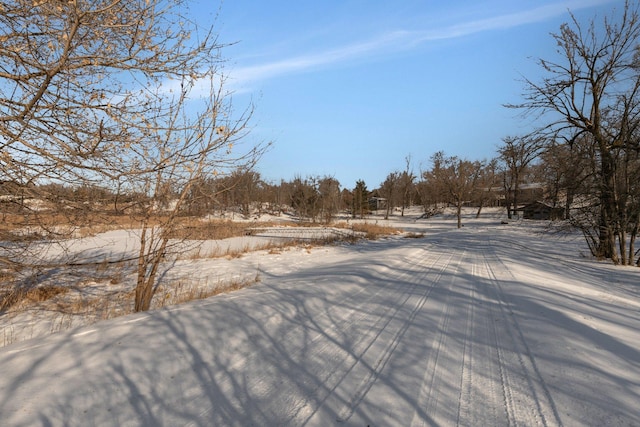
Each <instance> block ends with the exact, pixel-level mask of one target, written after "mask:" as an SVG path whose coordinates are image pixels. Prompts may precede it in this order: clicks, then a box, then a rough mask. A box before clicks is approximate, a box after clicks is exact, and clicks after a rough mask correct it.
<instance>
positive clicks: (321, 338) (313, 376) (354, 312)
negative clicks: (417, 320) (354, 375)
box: [192, 249, 447, 425]
mask: <svg viewBox="0 0 640 427" xmlns="http://www.w3.org/2000/svg"><path fill="white" fill-rule="evenodd" d="M423 252H424V250H423V249H420V250H417V251H416V252H414V253H413V254H411V255H410V256H409V257H404V259H402V260H400V261H398V262H396V263H393V264H392V265H390V266H387V265H385V266H386V267H394V266H395V267H397V265H394V264H398V265H405V264H407V263H409V264H412V265H420V264H419V263H417V262H416V261H414V260H417V259H420V258H421V254H422V253H423ZM441 258H442V256H440V257H438V259H436V260H434V261H433V263H432V264H431V265H421V270H420V271H419V272H418V273H419V274H418V277H421V275H422V274H426V273H425V271H431V269H432V267H433V266H435V265H436V264H438V263H439V262H440V259H441ZM440 268H441V269H442V270H445V269H446V268H447V265H446V264H445V265H444V266H442V267H440ZM389 271H390V272H391V273H392V275H391V276H390V278H391V280H390V281H391V283H393V282H394V281H402V280H405V281H407V280H408V281H411V280H415V279H414V276H413V275H415V274H416V272H415V271H403V272H402V273H401V274H400V275H398V273H397V271H398V269H397V268H396V269H394V268H389ZM376 282H377V281H376ZM372 285H376V283H373V284H372ZM314 286H323V285H322V284H317V285H314ZM415 286H416V283H413V286H412V287H411V290H413V289H414V288H415ZM284 289H286V290H292V291H293V292H295V291H296V286H293V287H291V288H290V289H287V288H284ZM373 289H375V291H374V292H371V291H372V287H371V286H365V287H363V288H361V289H360V290H359V291H357V292H350V293H348V294H341V295H340V296H341V297H342V298H341V299H340V301H339V303H337V304H336V303H335V302H334V301H328V304H327V307H328V310H326V311H318V308H317V307H313V309H312V311H309V312H307V313H305V314H306V317H305V318H303V319H295V323H293V327H290V328H289V327H288V328H287V333H286V334H285V335H284V336H282V337H279V338H278V340H279V341H281V342H282V343H283V344H282V345H283V346H285V345H286V346H287V347H286V348H282V349H281V351H279V354H281V355H282V356H283V357H284V358H286V359H287V360H288V361H289V362H290V363H291V364H292V366H295V365H296V361H298V360H300V359H302V358H303V357H304V358H306V359H308V360H309V359H313V360H320V361H322V363H305V366H304V371H302V372H299V375H291V376H290V375H287V378H286V379H285V380H286V381H290V380H291V379H292V378H293V379H295V380H296V383H291V382H289V383H285V384H280V387H281V388H292V389H296V388H297V389H299V393H297V395H298V398H297V399H296V400H291V399H290V397H291V394H288V393H279V392H278V390H276V389H274V388H273V386H270V385H269V384H270V382H272V381H273V378H272V377H271V374H270V373H268V372H266V373H260V374H258V375H255V376H253V377H252V378H251V384H254V386H253V387H249V385H248V384H247V387H246V388H247V389H253V390H261V393H260V394H261V395H265V396H268V395H272V396H274V395H275V396H276V397H275V398H271V399H272V400H271V402H270V404H269V407H270V408H274V409H273V412H275V413H280V414H289V415H288V416H285V417H286V418H287V419H288V421H287V422H286V423H287V424H290V425H301V424H304V423H306V421H304V422H303V421H302V420H308V419H310V418H311V417H312V416H313V415H314V414H315V413H316V412H317V410H318V408H319V407H320V405H322V404H323V402H325V401H326V400H327V398H328V397H329V396H331V394H332V393H334V392H335V390H336V388H337V387H338V385H339V384H340V383H341V381H342V380H343V379H344V378H345V377H347V376H348V375H349V373H350V372H351V371H352V370H353V368H354V367H355V366H356V365H357V364H358V363H359V361H360V360H361V359H362V355H363V354H365V353H366V352H367V351H368V349H369V348H370V347H371V346H372V343H373V342H372V341H371V337H370V335H368V334H362V333H360V332H361V331H360V329H361V328H362V325H371V326H370V329H371V330H384V328H385V327H386V326H387V325H388V323H389V319H392V318H393V317H394V316H395V313H396V312H397V311H398V310H399V309H400V307H402V306H403V305H404V304H405V303H406V300H407V299H408V296H410V293H411V290H405V291H404V292H396V291H397V288H393V287H392V288H389V287H388V286H386V284H384V285H376V286H375V288H373ZM407 295H408V296H407ZM385 296H387V297H388V296H390V297H391V298H392V299H391V301H388V303H387V301H386V299H385ZM345 297H346V299H345ZM383 300H384V301H385V303H387V304H386V305H385V308H384V311H383V312H379V311H378V312H375V311H372V310H371V309H370V308H371V307H375V306H376V304H377V302H379V301H383ZM352 302H353V304H352ZM345 307H349V309H348V310H345ZM267 308H268V306H267ZM322 308H323V307H320V309H322ZM281 320H283V319H281ZM290 320H293V319H284V321H285V322H287V325H291V323H292V322H290ZM263 327H264V331H263V332H264V333H265V334H269V333H270V332H271V333H272V332H273V331H271V330H269V329H268V325H263ZM310 331H313V334H312V335H308V336H306V339H305V341H304V342H303V343H301V344H300V345H297V344H295V342H297V341H298V340H296V337H298V336H300V335H301V334H302V335H303V336H304V335H305V334H308V333H309V332H310ZM353 337H355V339H354V340H353V341H352V342H350V343H347V342H345V340H349V339H352V338H353ZM373 341H375V338H374V340H373ZM291 343H294V344H291ZM347 345H349V347H348V348H347V347H346V346H347ZM303 352H304V356H303ZM259 355H260V352H259V351H254V352H252V353H251V354H249V355H247V356H245V357H242V358H241V359H240V360H236V361H235V362H234V363H233V364H232V365H231V366H229V367H228V368H227V373H229V372H238V375H239V374H240V373H241V371H242V370H243V369H244V368H245V367H247V366H252V365H254V364H256V363H258V362H259V360H258V357H259ZM229 377H230V375H226V376H225V377H220V378H218V386H219V387H225V384H228V383H229V381H230V378H229ZM265 386H266V388H265ZM252 398H253V399H260V398H261V396H252ZM213 411H214V408H213V407H212V406H211V404H210V403H209V404H208V405H207V407H206V408H204V409H203V410H201V411H199V412H200V416H199V417H198V419H207V418H209V416H210V415H211V414H212V413H213ZM192 424H193V423H192Z"/></svg>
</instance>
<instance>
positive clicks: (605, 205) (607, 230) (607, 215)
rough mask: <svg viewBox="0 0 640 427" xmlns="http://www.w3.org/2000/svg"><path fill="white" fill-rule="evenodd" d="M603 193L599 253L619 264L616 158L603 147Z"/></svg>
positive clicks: (602, 256)
mask: <svg viewBox="0 0 640 427" xmlns="http://www.w3.org/2000/svg"><path fill="white" fill-rule="evenodd" d="M601 157H602V160H601V168H602V181H601V182H602V193H601V195H600V224H599V241H598V250H597V255H598V256H599V257H601V258H605V259H610V260H611V261H612V262H613V263H614V264H619V263H620V261H619V259H618V253H617V251H616V245H615V229H614V223H615V219H616V216H617V215H616V211H617V206H616V200H615V194H614V188H615V187H614V184H615V160H614V159H613V157H612V156H611V153H609V152H608V150H606V149H601Z"/></svg>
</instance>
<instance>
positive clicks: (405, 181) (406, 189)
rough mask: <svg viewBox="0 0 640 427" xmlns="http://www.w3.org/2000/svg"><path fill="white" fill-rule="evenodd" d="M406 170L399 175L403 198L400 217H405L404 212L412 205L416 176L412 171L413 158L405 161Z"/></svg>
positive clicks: (409, 157) (399, 186)
mask: <svg viewBox="0 0 640 427" xmlns="http://www.w3.org/2000/svg"><path fill="white" fill-rule="evenodd" d="M404 160H405V169H404V170H403V171H402V172H401V173H400V174H399V175H398V190H399V192H400V196H401V203H402V205H401V211H400V216H404V210H405V208H406V207H407V206H409V205H410V204H411V195H412V194H413V191H414V190H415V180H416V176H415V174H414V173H413V171H412V170H411V156H407V157H406V158H405V159H404Z"/></svg>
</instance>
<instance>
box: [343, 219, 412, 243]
mask: <svg viewBox="0 0 640 427" xmlns="http://www.w3.org/2000/svg"><path fill="white" fill-rule="evenodd" d="M334 227H337V228H345V229H351V230H352V231H354V232H356V233H362V234H364V237H365V238H366V239H369V240H376V239H378V238H380V237H384V236H391V235H394V234H398V233H401V232H402V230H400V229H399V228H396V227H390V226H388V225H379V224H378V223H377V222H375V223H371V222H354V223H347V222H339V223H336V224H334Z"/></svg>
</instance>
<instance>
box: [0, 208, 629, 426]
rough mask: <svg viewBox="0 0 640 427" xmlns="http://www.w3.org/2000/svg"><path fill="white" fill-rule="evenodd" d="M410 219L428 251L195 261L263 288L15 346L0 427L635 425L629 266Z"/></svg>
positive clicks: (189, 267)
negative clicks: (255, 279) (248, 278)
mask: <svg viewBox="0 0 640 427" xmlns="http://www.w3.org/2000/svg"><path fill="white" fill-rule="evenodd" d="M416 218H417V215H414V216H408V217H405V218H404V219H402V218H398V217H395V218H394V219H393V220H391V221H390V222H391V223H392V224H394V225H396V226H398V227H401V228H403V230H404V231H405V232H408V233H424V236H423V237H421V238H406V237H403V236H402V235H397V236H392V237H389V238H386V239H381V240H377V241H361V242H360V243H357V244H355V245H348V244H340V245H337V246H327V247H314V248H311V249H302V248H300V249H292V250H286V251H276V252H273V253H269V252H268V251H257V252H254V253H250V254H247V255H245V256H243V257H241V258H237V259H236V258H234V259H224V258H223V259H209V260H207V259H199V260H186V261H184V262H181V263H178V264H176V265H175V266H174V269H173V270H172V274H175V275H181V276H183V277H193V278H203V277H207V276H210V275H224V274H239V275H242V274H245V275H246V274H248V275H256V274H259V276H260V281H259V283H257V284H255V285H254V286H251V287H248V288H245V289H242V290H239V291H236V292H232V293H227V294H221V295H218V296H215V297H212V298H209V299H206V300H200V301H195V302H191V303H188V304H183V305H179V306H174V307H168V308H164V309H160V310H155V311H152V312H147V313H140V314H134V315H128V316H124V317H120V318H116V319H111V320H107V321H103V322H99V323H94V324H91V325H84V326H82V325H78V326H77V327H75V328H72V329H71V330H67V331H62V332H58V333H55V334H48V335H46V336H38V337H34V338H31V339H26V340H24V341H22V340H20V339H16V342H13V343H11V344H9V345H7V346H5V347H3V348H0V370H1V372H0V373H1V375H0V425H2V426H126V425H131V426H139V425H142V426H183V425H185V426H228V425H231V426H251V425H253V426H331V425H345V426H367V425H370V426H433V425H438V426H449V425H463V426H506V425H521V426H605V425H608V426H639V425H640V409H639V408H640V403H639V402H640V269H638V268H634V267H614V266H611V265H609V264H607V263H598V262H595V261H593V260H590V259H587V258H585V256H586V254H587V253H588V250H587V248H586V245H585V244H584V241H583V240H582V238H581V236H579V235H570V236H567V235H559V234H554V235H550V234H545V233H543V232H542V231H543V230H544V228H545V226H546V225H547V224H546V223H540V222H526V221H520V222H513V223H510V224H501V222H500V220H501V217H500V215H499V214H497V213H494V214H486V215H483V217H481V218H480V219H477V220H476V219H474V218H473V216H472V215H469V216H468V218H465V220H464V224H465V227H463V228H462V229H456V228H455V219H454V218H453V217H452V216H439V217H434V218H431V219H416ZM381 222H382V221H381ZM255 238H260V236H248V237H247V239H255ZM125 240H126V239H121V240H117V239H116V240H114V243H113V247H111V248H110V249H109V250H110V251H115V252H118V251H121V250H122V248H121V247H120V246H119V245H122V244H123V243H122V242H123V241H125ZM117 242H120V243H117ZM243 244H245V243H243ZM102 248H103V249H104V248H105V245H103V246H102ZM87 250H88V249H87V248H85V249H83V251H87ZM198 280H200V279H198ZM2 321H3V319H2V318H1V317H0V322H2Z"/></svg>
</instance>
